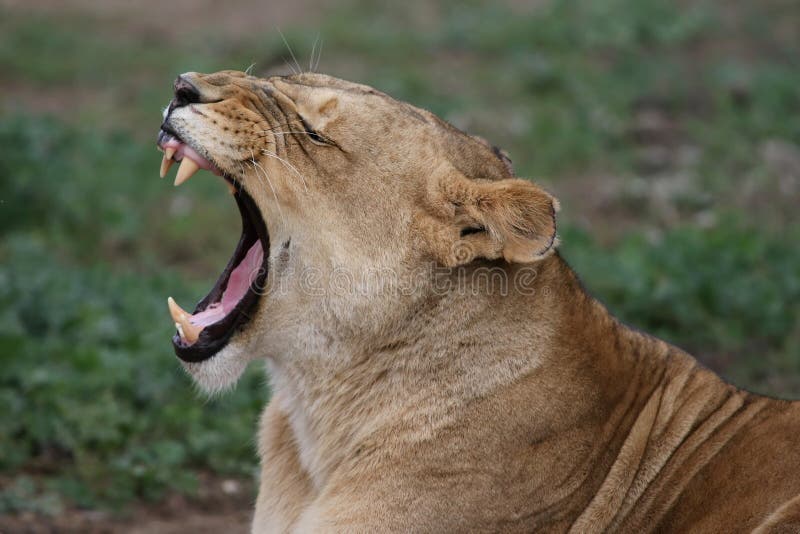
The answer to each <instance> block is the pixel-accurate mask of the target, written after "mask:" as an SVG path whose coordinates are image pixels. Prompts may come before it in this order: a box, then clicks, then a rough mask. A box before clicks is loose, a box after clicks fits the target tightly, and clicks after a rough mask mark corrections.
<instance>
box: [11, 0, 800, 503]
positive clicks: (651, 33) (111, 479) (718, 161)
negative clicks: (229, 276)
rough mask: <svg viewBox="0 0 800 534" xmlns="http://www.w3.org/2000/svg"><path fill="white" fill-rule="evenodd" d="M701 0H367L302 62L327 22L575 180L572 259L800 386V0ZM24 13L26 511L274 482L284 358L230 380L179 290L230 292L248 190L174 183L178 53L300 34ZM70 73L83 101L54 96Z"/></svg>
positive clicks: (22, 471)
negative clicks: (274, 427)
mask: <svg viewBox="0 0 800 534" xmlns="http://www.w3.org/2000/svg"><path fill="white" fill-rule="evenodd" d="M682 4H685V5H684V6H683V7H678V3H675V2H668V1H666V0H609V1H607V2H594V3H587V2H579V1H575V0H553V1H552V2H549V3H545V5H544V7H542V8H539V9H536V10H532V11H528V12H518V11H511V10H510V9H509V8H505V7H503V6H502V5H498V4H492V5H489V4H486V3H481V2H467V3H464V2H458V3H456V2H449V1H448V2H442V3H439V4H436V5H433V6H430V5H428V6H427V7H426V6H422V4H420V5H419V6H416V4H415V6H416V7H417V8H418V9H417V8H414V9H408V8H407V7H401V6H400V4H397V5H395V6H389V7H381V8H380V9H379V8H378V7H376V4H374V3H367V2H353V3H351V4H349V5H343V6H342V7H340V8H337V9H336V10H333V11H331V12H330V13H328V14H327V16H325V17H323V19H322V22H321V26H320V27H318V28H310V27H295V28H286V29H285V34H286V36H287V39H288V40H289V42H290V43H292V45H293V48H294V52H295V54H296V55H297V56H298V58H299V59H300V60H301V61H303V62H305V59H306V58H308V57H309V56H310V53H311V49H312V43H313V41H314V38H315V36H316V35H317V33H319V34H320V35H321V36H322V38H323V40H324V49H323V55H322V61H321V69H322V70H324V71H326V72H330V73H331V74H334V75H339V76H342V77H347V78H351V79H355V80H358V81H362V82H365V83H369V84H372V85H375V86H377V87H378V88H380V89H382V90H385V91H387V92H390V93H391V94H393V95H394V96H396V97H398V98H401V99H404V100H409V101H411V102H413V103H415V104H417V105H420V106H423V107H426V108H429V109H431V110H433V111H434V112H436V113H438V114H440V115H442V116H444V117H445V118H447V119H449V120H451V121H453V122H454V123H456V124H457V125H458V126H461V127H464V128H465V129H467V130H469V131H470V132H472V133H477V134H480V135H482V136H484V137H486V138H487V139H490V140H491V141H492V142H493V143H496V144H498V145H500V146H503V147H504V148H506V149H507V150H508V151H509V152H510V153H511V156H512V158H513V159H514V161H515V165H516V168H517V171H518V173H519V174H520V175H521V176H528V177H534V178H536V179H537V180H541V181H542V182H543V183H545V184H546V185H547V186H548V187H549V188H550V189H551V190H552V191H554V192H555V193H556V194H557V195H558V196H560V197H561V200H562V204H563V206H564V208H565V209H564V213H563V214H562V225H561V228H563V229H564V230H563V232H562V233H563V236H562V237H563V245H562V252H563V254H564V255H565V257H566V258H567V259H568V261H570V262H571V263H572V264H573V266H574V267H575V268H576V270H577V271H578V273H579V275H580V276H581V277H582V279H583V280H584V282H585V283H586V285H587V287H588V288H589V289H590V291H591V292H592V293H594V294H595V295H596V296H597V297H598V298H599V299H600V300H602V301H603V302H605V303H606V304H607V305H608V306H609V308H610V309H611V310H612V311H613V312H615V313H616V314H617V315H619V316H620V317H621V318H622V319H623V320H625V321H626V322H628V323H629V324H632V325H633V326H636V327H638V328H641V329H643V330H646V331H648V332H652V333H654V334H657V335H659V336H662V337H664V338H665V339H667V340H669V341H671V342H674V343H676V344H678V345H679V346H681V347H683V348H685V349H687V350H689V351H691V352H693V353H694V354H696V355H697V356H699V357H700V359H701V361H703V362H705V363H706V364H708V365H710V366H712V367H713V368H714V369H715V370H718V371H720V372H721V373H722V374H723V375H724V376H725V377H726V378H728V379H730V380H732V381H734V382H735V383H736V384H738V385H740V386H743V387H747V388H750V389H753V390H756V391H760V392H764V393H769V394H774V395H787V396H793V397H799V396H800V317H798V314H797V313H796V307H797V304H796V303H797V302H798V301H800V276H798V274H800V249H798V248H797V247H796V246H795V244H796V243H797V242H798V240H799V239H800V224H798V222H797V219H796V215H795V213H796V205H797V202H798V201H800V198H799V197H800V193H798V189H799V188H798V186H797V183H798V180H800V114H798V113H797V110H798V109H800V68H798V67H800V65H798V62H799V61H800V59H798V58H800V54H798V51H800V40H799V38H798V37H797V33H796V32H795V31H792V28H793V27H796V25H795V23H800V6H795V5H794V4H791V3H788V2H781V1H779V0H768V1H765V2H762V3H758V4H755V3H749V4H745V3H738V2H734V3H727V2H721V1H719V2H710V1H709V2H699V3H682ZM0 15H1V16H0V69H2V72H3V73H4V76H3V79H4V80H13V81H14V84H13V85H14V87H17V88H18V87H23V88H24V92H25V93H26V95H25V96H31V95H33V97H34V98H33V99H32V100H24V101H25V102H33V104H26V106H27V107H23V108H21V109H13V110H10V109H8V108H6V111H5V112H4V113H3V114H0V147H2V148H0V150H1V151H2V157H0V403H2V405H3V406H4V410H5V411H4V414H3V416H2V417H1V418H0V451H2V454H0V480H3V481H4V484H3V487H2V488H0V514H2V513H6V512H11V511H19V510H30V511H33V512H37V513H58V511H59V510H60V509H61V507H63V506H69V505H75V504H78V505H81V506H85V507H124V506H125V505H126V504H128V503H130V502H131V501H133V500H136V499H142V498H146V499H158V498H160V497H161V496H162V495H164V494H165V492H180V493H187V494H191V493H192V492H193V491H194V487H195V485H196V478H197V476H198V474H199V473H203V472H213V473H216V474H220V475H226V476H241V477H250V476H251V475H252V474H253V472H254V470H255V465H256V460H255V450H254V441H253V440H254V433H255V424H256V418H257V415H258V411H259V409H260V407H261V406H262V405H263V403H264V401H265V400H266V399H267V398H268V391H267V388H266V385H265V379H264V376H263V374H262V372H261V369H260V368H257V367H256V366H254V368H252V369H250V370H249V371H248V373H247V374H246V375H245V379H244V380H243V382H242V383H241V384H240V385H239V387H238V388H237V390H236V391H234V392H232V393H230V394H227V395H225V396H223V397H221V398H219V399H215V400H206V399H204V398H202V397H201V396H200V395H198V394H196V392H195V391H194V390H193V389H192V386H191V384H190V382H189V380H188V379H187V378H186V377H185V376H183V374H182V372H181V371H180V369H179V366H178V363H177V361H176V360H175V358H174V356H173V355H172V351H171V346H170V342H169V338H170V336H171V334H172V328H171V327H170V324H171V323H170V321H169V317H168V315H167V311H166V305H165V300H166V297H167V296H169V295H173V296H175V297H176V299H177V300H178V301H179V302H187V303H188V302H191V301H192V300H193V299H196V298H198V297H199V296H200V295H202V294H203V293H204V292H205V291H206V290H207V288H208V287H209V285H210V282H211V280H213V279H214V277H215V276H216V275H217V273H218V271H219V269H220V268H221V266H222V265H224V263H225V261H226V259H227V256H228V254H229V253H230V248H231V247H232V246H233V244H234V241H235V239H236V237H237V236H238V231H239V228H238V222H237V221H238V219H237V213H236V209H235V208H234V206H233V204H232V203H231V202H230V201H229V199H228V198H227V195H225V194H221V193H222V192H223V191H224V187H223V186H221V185H220V184H219V183H217V181H213V180H202V179H201V180H198V181H197V182H194V181H193V182H192V187H191V188H189V189H185V188H181V189H179V190H174V189H173V188H172V187H170V185H169V184H168V183H166V182H165V181H160V180H159V179H158V178H157V166H158V163H159V159H160V154H158V153H157V152H156V151H155V149H154V147H153V138H154V135H155V130H156V128H157V126H158V121H159V108H160V106H163V104H164V103H165V102H166V101H167V100H168V98H169V96H170V83H171V80H172V79H173V78H174V76H175V74H177V73H178V72H182V71H187V70H200V71H210V70H216V69H220V68H241V69H243V68H246V67H247V66H248V65H249V64H250V63H252V62H256V72H265V71H267V70H271V69H274V68H279V67H282V66H283V65H284V58H285V57H288V54H287V53H286V51H285V48H284V45H283V43H282V40H281V38H280V36H277V35H275V34H274V32H268V33H265V35H263V36H259V37H254V38H252V39H249V38H247V39H243V38H242V37H241V36H238V35H237V36H232V35H227V36H226V35H224V34H216V33H215V34H213V36H212V37H208V38H206V36H205V35H203V34H198V35H197V37H193V38H191V39H188V40H187V41H185V42H180V43H178V42H171V43H168V44H165V43H163V42H158V41H157V40H150V39H147V38H143V37H142V35H140V34H135V33H132V32H127V31H126V26H125V21H124V20H116V21H111V22H108V23H106V22H103V21H99V20H97V19H96V18H94V17H92V16H86V14H79V13H76V14H74V15H72V16H66V17H65V16H53V15H47V14H41V15H36V16H32V15H23V14H21V13H20V12H18V11H10V10H9V11H4V12H2V13H0ZM782 28H789V31H785V30H784V29H782ZM773 30H774V31H773ZM165 46H168V47H169V48H168V49H166V50H168V53H165ZM14 87H12V89H13V88H14ZM61 91H64V92H66V94H70V95H77V96H78V97H81V98H79V99H78V100H79V102H76V104H75V105H74V106H71V105H64V106H63V109H62V110H61V111H60V113H58V115H57V116H50V117H46V116H43V114H42V113H40V112H39V110H38V108H37V105H36V103H35V102H36V98H42V99H47V98H58V97H59V94H60V92H61ZM653 117H655V119H656V120H655V126H653V122H652V121H653ZM648 121H650V122H648ZM654 154H655V156H654ZM658 154H661V156H659V157H656V156H658ZM603 195H605V197H603ZM598 197H603V199H601V200H602V201H600V200H598ZM6 482H7V483H6Z"/></svg>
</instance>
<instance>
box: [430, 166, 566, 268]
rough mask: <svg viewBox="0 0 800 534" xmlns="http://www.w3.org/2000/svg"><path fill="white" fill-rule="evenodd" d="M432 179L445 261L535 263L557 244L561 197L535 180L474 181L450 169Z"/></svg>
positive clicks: (439, 242) (441, 255)
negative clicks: (491, 260) (539, 185)
mask: <svg viewBox="0 0 800 534" xmlns="http://www.w3.org/2000/svg"><path fill="white" fill-rule="evenodd" d="M433 183H434V184H435V185H434V190H433V191H430V190H429V200H430V201H431V205H432V206H433V207H434V208H435V212H436V219H438V222H439V223H440V224H439V225H437V226H438V231H437V239H436V242H437V245H438V246H437V252H438V254H437V256H438V257H439V258H440V260H441V261H442V263H444V264H446V265H451V266H452V265H458V264H464V263H468V262H470V261H472V260H473V259H475V258H478V257H483V258H486V259H497V258H500V257H502V258H504V259H505V260H506V261H508V262H515V263H532V262H535V261H539V260H541V259H543V258H545V257H546V256H548V255H549V254H551V253H552V252H553V251H554V250H555V248H556V246H557V245H558V238H557V236H556V212H557V211H558V209H559V204H558V200H556V199H555V198H554V197H553V196H551V195H550V194H549V193H547V192H546V191H544V190H543V189H541V188H539V187H538V186H536V185H535V184H533V183H532V182H529V181H527V180H521V179H518V178H509V179H504V180H496V181H485V180H470V179H468V178H466V177H465V176H463V175H461V174H458V173H447V175H446V176H442V177H440V179H438V180H434V182H433Z"/></svg>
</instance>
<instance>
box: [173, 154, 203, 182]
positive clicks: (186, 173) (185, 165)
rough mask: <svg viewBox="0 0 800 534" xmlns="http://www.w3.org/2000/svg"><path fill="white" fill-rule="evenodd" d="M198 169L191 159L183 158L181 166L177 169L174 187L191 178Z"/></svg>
mask: <svg viewBox="0 0 800 534" xmlns="http://www.w3.org/2000/svg"><path fill="white" fill-rule="evenodd" d="M199 169H200V166H199V165H198V164H197V163H195V162H194V160H192V159H191V158H183V159H182V160H181V166H180V167H178V175H177V176H176V177H175V187H177V186H179V185H181V184H182V183H183V182H185V181H186V180H188V179H189V178H191V177H192V175H193V174H194V173H196V172H197V171H198V170H199Z"/></svg>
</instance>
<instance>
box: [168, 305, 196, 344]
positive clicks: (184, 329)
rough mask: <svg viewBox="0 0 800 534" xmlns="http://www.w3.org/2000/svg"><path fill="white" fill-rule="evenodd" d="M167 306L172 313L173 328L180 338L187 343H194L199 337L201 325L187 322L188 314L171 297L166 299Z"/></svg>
mask: <svg viewBox="0 0 800 534" xmlns="http://www.w3.org/2000/svg"><path fill="white" fill-rule="evenodd" d="M167 306H169V313H170V315H172V320H173V321H175V328H176V329H177V330H178V333H179V334H180V336H181V338H183V339H185V340H186V341H188V342H189V343H194V342H195V341H197V338H199V337H200V332H202V330H203V327H201V326H197V325H194V324H192V323H190V322H189V317H190V314H188V313H186V311H185V310H184V309H183V308H181V307H180V306H178V303H177V302H175V300H174V299H173V298H172V297H169V298H168V299H167Z"/></svg>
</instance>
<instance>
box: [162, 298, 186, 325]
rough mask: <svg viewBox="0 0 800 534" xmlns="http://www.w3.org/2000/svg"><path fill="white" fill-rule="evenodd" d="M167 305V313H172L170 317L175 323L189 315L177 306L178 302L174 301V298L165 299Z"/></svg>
mask: <svg viewBox="0 0 800 534" xmlns="http://www.w3.org/2000/svg"><path fill="white" fill-rule="evenodd" d="M167 306H168V307H169V314H170V315H172V319H173V320H174V321H175V322H176V323H180V322H183V320H184V319H185V318H186V317H187V316H188V315H189V314H188V313H186V311H185V310H184V309H183V308H181V307H180V306H178V303H177V302H175V299H173V298H172V297H169V298H168V299H167Z"/></svg>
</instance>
